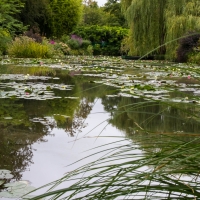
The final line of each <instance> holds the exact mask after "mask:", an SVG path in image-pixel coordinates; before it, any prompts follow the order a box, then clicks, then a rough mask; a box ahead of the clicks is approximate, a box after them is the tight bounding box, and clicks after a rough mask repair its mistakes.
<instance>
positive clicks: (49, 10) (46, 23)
mask: <svg viewBox="0 0 200 200" xmlns="http://www.w3.org/2000/svg"><path fill="white" fill-rule="evenodd" d="M0 11H1V15H0V25H1V26H0V44H1V45H0V46H1V47H0V52H1V53H4V54H5V53H7V52H10V53H11V54H12V55H14V54H16V53H15V49H17V48H18V46H19V45H20V44H21V43H24V44H25V43H27V44H28V45H29V46H30V44H31V45H33V44H32V43H31V41H30V40H28V39H27V38H22V37H21V36H20V37H21V38H20V39H18V43H19V44H17V45H16V47H15V48H11V50H9V49H7V48H6V44H7V43H8V42H9V40H10V41H11V39H12V38H14V37H15V36H18V37H19V35H24V36H28V37H30V38H32V39H34V41H36V42H40V43H41V42H42V38H43V37H46V38H48V39H50V40H53V41H55V40H56V41H58V40H59V41H60V42H62V44H61V43H59V44H60V46H59V45H57V46H56V45H54V46H55V49H56V50H59V51H61V52H64V53H65V54H69V51H70V50H71V49H72V51H70V53H72V54H74V53H75V54H88V53H91V52H92V51H93V50H92V48H93V49H95V48H96V50H94V52H96V53H97V54H102V53H103V54H104V53H105V54H106V55H120V44H121V40H122V39H123V37H124V36H125V35H126V34H127V31H126V30H125V29H124V31H123V32H122V31H121V28H122V27H123V28H126V26H127V25H126V22H125V18H124V16H123V14H122V13H121V4H120V1H119V0H108V2H107V3H106V4H105V6H104V7H99V6H98V5H97V2H96V1H93V0H85V1H83V2H82V0H59V1H58V0H2V1H1V2H0ZM94 25H98V27H99V28H98V30H97V33H98V32H99V33H100V32H103V31H105V30H106V31H107V30H109V31H107V32H109V34H108V33H105V34H104V36H103V35H102V34H101V37H99V36H98V34H96V38H94V39H93V40H94V41H95V42H96V43H100V42H101V41H102V40H106V45H107V47H105V45H104V46H103V47H104V51H102V48H101V47H102V46H100V49H98V48H99V47H98V46H95V44H94V42H93V41H91V40H90V41H88V42H85V40H84V39H88V40H89V38H88V37H85V38H83V35H86V34H87V33H86V32H85V34H81V35H77V36H74V35H72V33H73V32H74V33H75V32H77V31H76V29H77V28H78V29H77V30H79V29H80V28H82V27H92V26H94ZM105 26H106V27H105ZM111 27H115V28H111ZM116 31H117V33H118V34H116ZM121 32H122V33H123V34H121ZM120 34H121V35H120ZM108 35H109V36H108ZM119 35H120V37H119ZM4 41H5V42H4ZM109 43H110V44H109ZM53 44H54V43H53ZM89 44H91V45H92V47H89V48H88V45H89ZM111 44H112V49H110V52H109V50H108V48H109V47H110V46H109V45H111ZM66 45H67V46H66ZM113 45H114V46H113ZM40 47H41V46H40ZM68 47H69V48H68ZM34 48H39V46H38V45H37V47H36V45H34ZM44 48H46V47H44ZM44 48H43V47H42V49H41V48H40V50H41V51H44ZM105 48H107V50H106V51H105ZM97 49H98V50H97ZM45 51H46V52H47V53H46V54H45V57H46V56H47V55H48V56H49V55H52V53H49V51H48V50H45ZM24 52H27V49H25V50H24ZM17 55H18V56H19V55H20V56H22V55H23V52H22V54H19V53H17ZM17 55H15V56H17ZM30 55H32V56H33V57H37V56H38V54H35V55H33V53H32V51H30V53H29V54H28V55H26V57H28V56H30Z"/></svg>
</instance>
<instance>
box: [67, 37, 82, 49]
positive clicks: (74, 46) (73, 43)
mask: <svg viewBox="0 0 200 200" xmlns="http://www.w3.org/2000/svg"><path fill="white" fill-rule="evenodd" d="M67 44H68V45H69V46H70V48H71V49H79V48H80V43H79V42H78V41H77V40H74V39H70V40H68V41H67Z"/></svg>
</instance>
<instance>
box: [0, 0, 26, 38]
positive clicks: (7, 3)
mask: <svg viewBox="0 0 200 200" xmlns="http://www.w3.org/2000/svg"><path fill="white" fill-rule="evenodd" d="M22 7H23V3H22V2H21V1H20V0H1V1H0V31H2V30H7V31H8V32H9V33H10V34H11V35H14V34H15V33H19V32H22V31H23V30H25V28H24V27H23V24H22V23H21V22H20V21H18V20H17V19H15V17H14V16H15V15H16V14H17V13H19V12H20V10H21V9H22Z"/></svg>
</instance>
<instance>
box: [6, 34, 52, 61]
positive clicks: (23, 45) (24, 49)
mask: <svg viewBox="0 0 200 200" xmlns="http://www.w3.org/2000/svg"><path fill="white" fill-rule="evenodd" d="M8 53H9V55H12V56H14V57H19V58H50V57H52V56H53V48H52V46H51V45H50V44H49V43H48V42H47V41H45V40H44V41H43V43H42V44H40V43H37V42H35V41H34V39H32V38H29V37H27V36H20V37H16V38H15V40H14V41H13V42H12V43H11V44H10V45H9V46H8Z"/></svg>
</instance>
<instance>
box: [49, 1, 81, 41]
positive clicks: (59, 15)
mask: <svg viewBox="0 0 200 200" xmlns="http://www.w3.org/2000/svg"><path fill="white" fill-rule="evenodd" d="M81 3H82V1H81V0H59V1H57V0H51V2H50V10H49V12H50V30H51V35H53V36H54V37H57V38H60V37H61V36H62V35H64V34H67V33H70V32H71V31H72V30H73V29H74V28H75V27H76V25H77V24H78V23H79V21H80V20H81V16H82V4H81Z"/></svg>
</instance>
